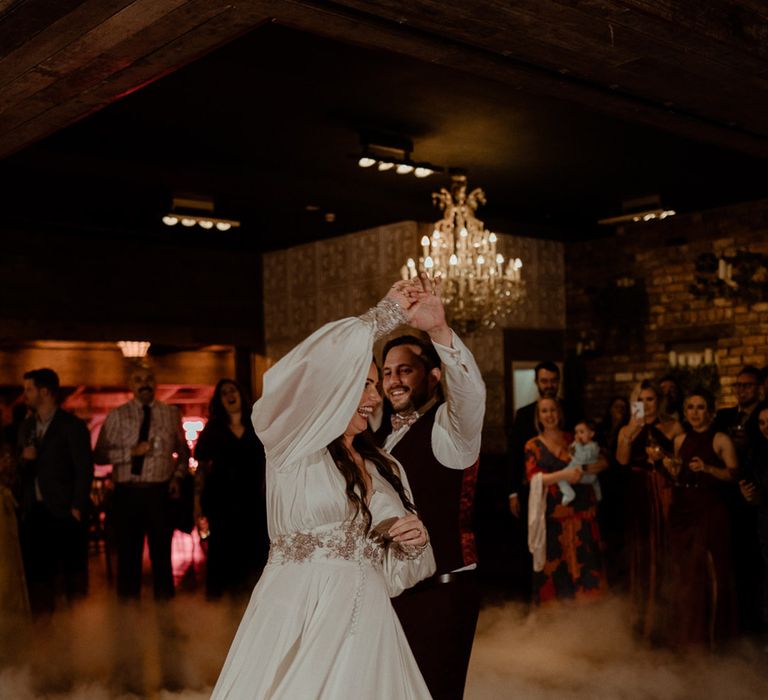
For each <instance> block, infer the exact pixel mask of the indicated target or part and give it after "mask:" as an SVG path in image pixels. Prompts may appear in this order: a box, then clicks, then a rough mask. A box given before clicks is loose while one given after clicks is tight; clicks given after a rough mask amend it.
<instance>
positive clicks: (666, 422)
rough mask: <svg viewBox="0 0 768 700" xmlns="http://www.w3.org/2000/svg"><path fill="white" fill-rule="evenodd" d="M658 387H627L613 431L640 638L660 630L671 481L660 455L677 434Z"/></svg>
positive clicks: (677, 427) (668, 449)
mask: <svg viewBox="0 0 768 700" xmlns="http://www.w3.org/2000/svg"><path fill="white" fill-rule="evenodd" d="M660 396H661V392H660V391H659V389H658V388H657V387H656V385H655V384H653V383H652V382H651V381H649V380H645V381H643V382H642V383H641V384H639V385H638V386H637V387H636V388H635V390H634V391H633V392H632V397H631V407H632V414H631V417H630V420H629V423H627V425H625V426H624V427H623V428H622V429H621V430H620V431H619V439H618V444H617V446H616V461H617V462H618V463H619V464H621V465H624V466H626V467H629V473H628V480H627V483H628V487H627V494H626V500H627V502H626V518H627V520H626V522H627V533H626V535H627V537H626V551H627V557H628V560H629V561H628V569H629V592H630V598H631V600H632V605H633V618H634V619H633V623H634V628H635V632H636V633H637V635H638V636H639V637H640V638H642V639H645V640H646V641H654V640H657V639H659V637H660V635H661V614H660V613H661V611H660V607H659V605H660V595H661V591H660V588H661V582H662V580H663V563H664V561H665V560H666V552H665V550H666V529H667V516H668V513H669V504H670V501H671V496H672V491H671V480H670V478H669V475H668V474H667V473H666V471H665V470H664V468H663V466H662V463H661V460H662V458H663V456H664V455H665V454H667V455H670V454H671V453H672V441H673V440H674V439H675V437H677V436H678V435H680V434H682V432H683V428H682V426H681V425H680V423H679V422H678V421H677V420H674V419H673V418H669V417H667V416H664V415H661V412H660Z"/></svg>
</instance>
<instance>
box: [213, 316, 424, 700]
mask: <svg viewBox="0 0 768 700" xmlns="http://www.w3.org/2000/svg"><path fill="white" fill-rule="evenodd" d="M386 325H388V324H385V318H384V317H382V315H381V314H377V313H376V312H375V311H372V312H369V313H368V314H366V315H364V316H363V317H361V318H348V319H343V320H341V321H336V322H334V323H330V324H328V325H326V326H324V327H322V328H321V329H319V330H318V331H316V332H315V333H314V334H313V335H311V336H310V337H309V338H307V340H305V341H304V342H303V343H301V344H300V345H299V346H297V347H296V348H294V349H293V350H292V351H291V352H290V353H289V354H288V355H286V356H285V357H284V358H283V359H282V360H280V362H278V363H277V364H276V365H275V366H274V367H272V368H271V369H270V370H269V371H268V372H267V373H266V375H265V377H264V395H263V397H262V398H261V399H260V400H259V401H258V402H257V403H256V405H255V407H254V410H253V424H254V427H255V428H256V432H257V434H258V435H259V438H260V439H261V440H262V442H263V443H264V446H265V450H266V456H267V512H268V521H269V534H270V540H271V547H270V556H269V563H268V564H267V566H266V568H265V569H264V573H263V575H262V577H261V579H260V581H259V583H258V585H257V586H256V588H255V589H254V592H253V595H252V597H251V600H250V603H249V605H248V608H247V609H246V611H245V614H244V615H243V619H242V621H241V623H240V627H239V629H238V631H237V635H236V636H235V639H234V641H233V643H232V647H231V648H230V650H229V654H228V656H227V660H226V662H225V664H224V667H223V669H222V671H221V675H220V676H219V679H218V682H217V683H216V686H215V688H214V690H213V695H212V698H214V699H215V700H224V699H225V698H226V699H227V700H257V699H258V700H316V699H317V700H319V699H323V700H347V699H349V700H376V699H378V698H381V699H382V700H411V699H413V700H423V699H428V698H430V694H429V691H428V690H427V687H426V685H425V684H424V680H423V678H422V676H421V673H420V671H419V669H418V667H417V665H416V662H415V660H414V658H413V655H412V653H411V650H410V648H409V646H408V642H407V641H406V638H405V635H404V634H403V631H402V629H401V627H400V622H399V621H398V619H397V616H396V615H395V612H394V610H393V608H392V605H391V603H390V601H389V598H390V596H395V595H397V594H398V593H400V592H401V591H402V590H403V589H404V588H407V587H409V586H412V585H414V584H415V583H417V582H418V581H420V580H422V579H424V578H426V577H427V576H430V575H432V574H433V573H434V570H435V562H434V556H433V554H432V549H431V547H430V546H429V545H427V546H426V547H423V548H407V547H403V548H401V547H400V546H399V545H397V544H389V546H386V545H385V543H384V542H383V540H382V539H381V538H380V537H378V536H376V535H375V534H372V535H370V536H366V534H365V532H364V529H363V526H362V517H361V516H358V517H357V518H356V519H355V520H351V511H350V507H349V504H348V500H347V497H346V494H345V481H344V477H343V476H342V474H341V473H340V472H339V470H338V468H337V467H336V465H335V463H334V462H333V460H332V459H331V457H330V455H329V453H328V450H327V449H326V445H328V444H329V443H330V442H332V441H333V440H334V439H335V438H336V437H338V436H340V435H341V434H342V433H343V432H344V430H345V429H346V427H347V424H348V423H349V420H350V418H351V416H352V415H353V414H354V412H355V411H356V409H357V406H358V403H359V401H360V397H361V395H362V391H363V387H364V384H365V378H366V376H367V373H368V368H369V367H370V363H371V359H372V347H373V342H374V339H375V338H376V337H377V335H379V334H382V332H387V331H388V330H389V328H388V327H384V326H386ZM367 466H368V469H369V472H370V473H371V477H372V480H373V494H372V495H371V496H370V499H371V500H370V505H369V509H370V511H371V514H372V516H373V526H374V527H375V526H376V524H377V523H380V522H382V521H384V520H386V519H388V518H391V517H400V516H403V515H405V514H406V511H405V508H404V507H403V505H402V503H401V501H400V498H399V496H398V495H397V493H396V491H395V490H394V489H393V488H392V486H391V485H390V484H389V483H388V482H387V481H386V480H385V479H383V478H382V477H381V476H380V475H379V473H378V472H377V471H376V469H375V467H374V466H373V465H372V464H368V465H367ZM400 476H401V479H402V481H403V484H404V485H405V487H406V489H407V488H408V482H407V478H406V476H405V473H404V472H403V471H402V469H401V472H400Z"/></svg>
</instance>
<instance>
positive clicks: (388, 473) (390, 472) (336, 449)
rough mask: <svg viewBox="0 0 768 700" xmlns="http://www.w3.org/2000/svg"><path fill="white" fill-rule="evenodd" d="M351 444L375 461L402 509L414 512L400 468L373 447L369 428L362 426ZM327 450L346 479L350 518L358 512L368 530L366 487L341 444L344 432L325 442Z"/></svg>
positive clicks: (363, 456)
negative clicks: (327, 442) (361, 429)
mask: <svg viewBox="0 0 768 700" xmlns="http://www.w3.org/2000/svg"><path fill="white" fill-rule="evenodd" d="M352 446H353V447H354V448H355V450H357V452H358V453H359V454H360V456H361V457H362V458H363V459H367V460H369V461H371V462H373V463H374V464H375V465H376V471H378V472H379V474H381V476H382V477H383V478H384V479H386V480H387V481H388V482H389V483H390V485H391V486H392V488H393V489H395V491H396V492H397V495H398V496H400V500H401V501H402V502H403V506H404V507H405V509H406V510H407V511H410V512H411V513H415V512H416V507H415V506H414V505H413V503H412V502H411V499H410V496H409V494H408V492H407V491H406V490H405V487H404V486H403V482H402V481H401V480H400V470H399V469H398V467H397V464H396V463H395V462H394V461H393V460H391V459H389V457H387V456H386V455H385V454H384V453H383V452H382V451H381V450H380V449H379V448H378V447H376V444H375V443H374V441H373V435H372V434H371V431H370V430H365V431H363V432H362V433H358V434H357V435H355V437H354V438H352ZM328 451H329V452H330V453H331V457H333V461H334V462H336V466H337V467H338V468H339V471H340V472H341V474H342V476H343V477H344V481H346V493H347V500H348V501H349V502H350V503H351V504H352V507H353V508H354V509H355V515H354V517H353V518H352V519H353V520H354V519H355V518H357V516H358V515H360V514H361V513H362V515H363V520H364V521H365V531H366V532H368V531H369V530H370V529H371V520H372V516H371V511H370V510H368V506H367V505H366V501H367V500H368V488H367V487H366V485H365V481H363V477H362V476H361V475H360V469H359V468H358V466H357V464H355V460H354V459H352V455H350V454H349V452H348V451H347V448H346V447H345V446H344V436H343V435H339V437H337V438H336V439H335V440H334V441H333V442H332V443H331V444H330V445H328Z"/></svg>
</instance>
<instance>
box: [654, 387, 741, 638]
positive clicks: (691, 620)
mask: <svg viewBox="0 0 768 700" xmlns="http://www.w3.org/2000/svg"><path fill="white" fill-rule="evenodd" d="M683 407H684V411H685V420H686V422H687V423H688V425H690V426H691V427H690V430H688V431H687V432H685V433H683V434H680V435H678V436H677V437H675V441H674V450H675V454H674V458H669V457H667V458H665V459H664V465H665V467H666V468H667V469H668V470H669V471H670V473H671V475H672V477H673V478H674V481H675V485H674V487H673V498H672V504H671V506H670V510H669V535H668V536H669V565H668V581H667V583H668V585H667V596H666V598H667V601H668V609H667V615H668V618H667V621H666V622H667V624H666V629H667V632H666V640H667V642H668V643H669V644H670V645H671V646H672V647H673V648H675V649H680V648H686V647H691V646H693V647H704V648H707V649H710V650H715V649H717V648H718V647H720V646H721V644H722V642H724V641H726V640H727V639H728V638H730V637H731V636H733V634H734V633H735V631H736V623H737V618H736V600H735V595H734V589H733V579H732V571H731V552H730V547H731V544H730V524H729V522H728V510H727V508H726V500H725V491H726V488H725V486H726V485H727V484H728V483H729V482H731V481H732V480H733V474H734V472H735V470H736V468H737V464H738V463H737V458H736V450H735V448H734V445H733V442H732V441H731V439H730V438H729V437H728V435H726V434H725V433H721V432H718V431H717V429H716V428H715V426H714V425H713V422H712V419H713V418H714V413H715V401H714V397H713V396H712V395H711V394H710V393H709V392H708V391H706V390H705V389H696V390H694V391H692V392H691V393H690V394H688V395H687V396H686V397H685V400H684V402H683Z"/></svg>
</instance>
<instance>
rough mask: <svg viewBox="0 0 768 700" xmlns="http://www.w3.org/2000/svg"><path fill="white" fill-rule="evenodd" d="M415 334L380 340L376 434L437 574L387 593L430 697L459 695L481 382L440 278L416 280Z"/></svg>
mask: <svg viewBox="0 0 768 700" xmlns="http://www.w3.org/2000/svg"><path fill="white" fill-rule="evenodd" d="M421 284H422V292H421V293H420V298H419V301H418V304H416V307H417V308H416V309H415V310H414V312H413V315H412V316H411V320H410V324H411V325H412V326H413V327H414V328H417V329H418V330H421V331H424V332H425V333H426V334H427V335H428V336H429V339H430V341H431V342H425V341H423V340H421V339H419V338H416V337H414V336H400V337H398V338H395V339H393V340H391V341H389V342H388V343H387V344H386V345H385V347H384V353H383V390H384V395H385V397H386V399H387V402H388V408H389V409H390V411H391V420H389V421H386V422H385V423H383V424H382V426H381V428H380V429H379V430H378V431H377V434H376V435H377V438H378V440H379V442H380V444H382V445H383V446H384V448H385V449H386V450H387V451H388V452H390V453H391V454H392V455H393V456H394V457H395V458H396V459H397V460H398V461H399V462H400V463H401V464H402V465H403V467H404V468H405V471H406V473H407V475H408V480H409V481H410V485H411V491H412V493H411V496H412V499H413V502H414V503H415V504H416V507H417V508H418V510H419V515H420V517H421V519H422V520H423V522H424V524H425V525H426V527H427V531H428V532H429V536H430V540H431V542H432V548H433V550H434V553H435V560H436V563H437V573H436V574H435V575H434V576H432V577H431V578H429V579H427V580H426V581H423V582H421V583H419V584H417V585H416V586H415V587H414V588H411V589H409V590H407V591H405V592H404V593H403V594H401V595H400V596H399V597H397V598H395V599H394V600H393V604H394V607H395V610H396V611H397V614H398V616H399V618H400V622H401V623H402V625H403V629H404V631H405V634H406V636H407V638H408V642H409V644H410V646H411V650H412V651H413V654H414V656H415V657H416V661H417V662H418V664H419V668H420V670H421V672H422V675H423V676H424V680H425V681H426V683H427V686H428V687H429V690H430V693H431V694H432V697H433V698H434V700H460V699H461V698H462V697H463V695H464V685H465V682H466V676H467V666H468V665H469V657H470V654H471V652H472V641H473V638H474V635H475V626H476V624H477V616H478V611H479V595H478V590H477V583H476V581H475V577H474V574H475V572H474V569H475V567H476V566H477V557H476V553H475V542H474V535H473V533H472V531H471V529H470V525H471V518H472V506H473V503H474V496H475V482H476V478H477V463H478V457H479V454H480V433H481V430H482V426H483V415H484V413H485V385H484V383H483V379H482V376H481V375H480V370H479V369H478V367H477V364H476V363H475V360H474V358H473V357H472V353H470V351H469V350H468V349H467V347H466V346H465V345H464V343H462V342H461V340H460V339H459V338H458V336H457V335H456V334H455V333H454V332H453V331H452V330H451V329H450V328H449V327H448V325H447V323H446V320H445V311H444V309H443V304H442V302H441V300H440V281H439V279H438V280H437V281H433V280H430V279H428V278H427V277H426V276H422V278H421Z"/></svg>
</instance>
